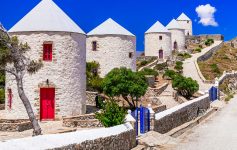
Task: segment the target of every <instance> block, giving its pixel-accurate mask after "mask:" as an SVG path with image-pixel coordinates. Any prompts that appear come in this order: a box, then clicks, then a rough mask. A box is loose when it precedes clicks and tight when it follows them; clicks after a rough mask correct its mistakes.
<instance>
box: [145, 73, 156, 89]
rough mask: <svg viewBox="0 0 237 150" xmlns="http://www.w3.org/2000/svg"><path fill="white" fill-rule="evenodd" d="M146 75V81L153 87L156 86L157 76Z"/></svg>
mask: <svg viewBox="0 0 237 150" xmlns="http://www.w3.org/2000/svg"><path fill="white" fill-rule="evenodd" d="M145 77H146V81H147V83H148V86H149V87H151V88H154V87H155V81H156V78H155V76H153V75H147V76H145Z"/></svg>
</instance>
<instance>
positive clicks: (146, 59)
mask: <svg viewBox="0 0 237 150" xmlns="http://www.w3.org/2000/svg"><path fill="white" fill-rule="evenodd" d="M156 59H157V56H139V57H137V61H144V60H145V61H153V60H156Z"/></svg>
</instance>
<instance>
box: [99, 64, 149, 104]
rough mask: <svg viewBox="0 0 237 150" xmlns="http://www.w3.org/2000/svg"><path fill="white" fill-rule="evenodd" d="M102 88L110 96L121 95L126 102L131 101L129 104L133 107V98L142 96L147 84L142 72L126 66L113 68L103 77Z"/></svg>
mask: <svg viewBox="0 0 237 150" xmlns="http://www.w3.org/2000/svg"><path fill="white" fill-rule="evenodd" d="M102 88H103V91H104V93H105V94H106V95H108V96H109V97H111V98H113V97H116V96H117V97H119V96H122V97H123V98H124V99H125V100H126V101H127V102H128V103H130V102H131V101H132V103H130V104H129V105H130V107H133V108H134V107H135V106H134V98H140V97H141V96H143V95H144V94H145V93H146V90H147V88H148V85H147V82H146V78H145V76H144V75H143V74H141V73H137V72H132V70H131V69H127V68H115V69H113V70H112V71H110V72H109V73H108V74H107V75H106V77H105V78H104V80H103V83H102ZM129 98H130V99H129Z"/></svg>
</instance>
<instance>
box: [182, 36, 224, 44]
mask: <svg viewBox="0 0 237 150" xmlns="http://www.w3.org/2000/svg"><path fill="white" fill-rule="evenodd" d="M207 39H213V40H214V41H224V36H223V35H221V34H210V35H205V34H202V35H193V36H186V42H185V43H186V45H190V44H200V43H201V42H202V41H206V40H207Z"/></svg>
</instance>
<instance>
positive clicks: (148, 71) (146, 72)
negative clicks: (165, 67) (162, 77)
mask: <svg viewBox="0 0 237 150" xmlns="http://www.w3.org/2000/svg"><path fill="white" fill-rule="evenodd" d="M138 73H140V74H141V75H144V76H147V75H153V76H155V77H157V76H158V75H159V73H158V72H157V71H155V70H153V69H149V68H144V69H143V70H142V71H139V72H138Z"/></svg>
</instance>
